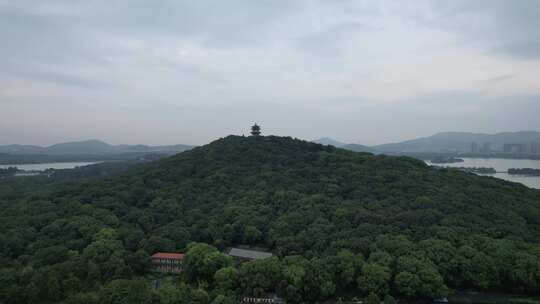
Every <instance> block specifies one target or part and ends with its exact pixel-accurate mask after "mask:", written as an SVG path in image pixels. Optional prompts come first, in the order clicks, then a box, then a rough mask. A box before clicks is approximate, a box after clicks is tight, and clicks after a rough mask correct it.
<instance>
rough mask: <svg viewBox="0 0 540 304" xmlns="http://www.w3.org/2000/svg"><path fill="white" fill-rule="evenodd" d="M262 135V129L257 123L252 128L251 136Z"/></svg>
mask: <svg viewBox="0 0 540 304" xmlns="http://www.w3.org/2000/svg"><path fill="white" fill-rule="evenodd" d="M259 135H261V127H259V126H258V125H257V123H255V124H254V125H253V126H252V127H251V136H259Z"/></svg>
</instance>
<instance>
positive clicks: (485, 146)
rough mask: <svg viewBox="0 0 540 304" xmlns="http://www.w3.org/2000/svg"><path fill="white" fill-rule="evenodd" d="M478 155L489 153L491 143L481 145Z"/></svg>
mask: <svg viewBox="0 0 540 304" xmlns="http://www.w3.org/2000/svg"><path fill="white" fill-rule="evenodd" d="M480 153H485V154H487V153H491V143H490V142H486V143H483V144H482V147H480Z"/></svg>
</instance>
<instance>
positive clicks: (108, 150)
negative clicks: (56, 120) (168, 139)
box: [0, 139, 193, 155]
mask: <svg viewBox="0 0 540 304" xmlns="http://www.w3.org/2000/svg"><path fill="white" fill-rule="evenodd" d="M191 148H193V146H189V145H171V146H146V145H110V144H108V143H105V142H103V141H100V140H95V139H93V140H85V141H76V142H67V143H61V144H56V145H52V146H48V147H41V146H33V145H5V146H0V153H4V154H10V155H30V154H32V155H36V154H42V155H114V154H126V153H177V152H182V151H186V150H189V149H191Z"/></svg>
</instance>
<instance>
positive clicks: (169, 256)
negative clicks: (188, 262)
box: [152, 252, 184, 260]
mask: <svg viewBox="0 0 540 304" xmlns="http://www.w3.org/2000/svg"><path fill="white" fill-rule="evenodd" d="M152 258H155V259H171V260H183V259H184V254H183V253H172V252H157V253H154V254H153V255H152Z"/></svg>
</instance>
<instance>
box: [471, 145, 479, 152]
mask: <svg viewBox="0 0 540 304" xmlns="http://www.w3.org/2000/svg"><path fill="white" fill-rule="evenodd" d="M471 153H478V144H477V143H475V142H473V143H471Z"/></svg>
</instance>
